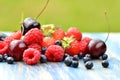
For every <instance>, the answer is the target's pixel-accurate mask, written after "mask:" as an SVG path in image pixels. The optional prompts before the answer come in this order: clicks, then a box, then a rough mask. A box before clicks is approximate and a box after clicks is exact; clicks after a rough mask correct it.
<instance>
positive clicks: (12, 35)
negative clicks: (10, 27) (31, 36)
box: [10, 31, 22, 40]
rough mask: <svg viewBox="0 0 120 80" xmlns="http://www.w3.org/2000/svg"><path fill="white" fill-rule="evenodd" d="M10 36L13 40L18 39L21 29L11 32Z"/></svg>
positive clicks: (20, 35)
mask: <svg viewBox="0 0 120 80" xmlns="http://www.w3.org/2000/svg"><path fill="white" fill-rule="evenodd" d="M10 37H12V38H13V39H15V40H19V39H20V38H21V37H22V33H21V31H17V32H13V33H12V34H11V35H10Z"/></svg>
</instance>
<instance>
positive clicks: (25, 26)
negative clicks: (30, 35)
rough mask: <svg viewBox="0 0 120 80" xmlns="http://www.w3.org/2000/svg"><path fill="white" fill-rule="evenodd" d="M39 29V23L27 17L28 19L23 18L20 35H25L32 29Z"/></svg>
mask: <svg viewBox="0 0 120 80" xmlns="http://www.w3.org/2000/svg"><path fill="white" fill-rule="evenodd" d="M40 27H41V25H40V23H39V22H37V21H36V20H34V19H32V18H30V17H28V18H25V20H24V21H23V23H22V26H21V31H22V34H23V35H25V33H27V32H28V31H29V30H30V29H32V28H38V29H40Z"/></svg>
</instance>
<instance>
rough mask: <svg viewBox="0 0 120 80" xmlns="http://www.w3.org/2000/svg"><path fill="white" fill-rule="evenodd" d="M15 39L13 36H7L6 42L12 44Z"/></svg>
mask: <svg viewBox="0 0 120 80" xmlns="http://www.w3.org/2000/svg"><path fill="white" fill-rule="evenodd" d="M13 40H14V39H13V38H12V37H6V38H5V39H4V42H6V43H7V44H10V42H11V41H13Z"/></svg>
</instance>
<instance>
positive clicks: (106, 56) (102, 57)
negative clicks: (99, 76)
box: [100, 54, 108, 60]
mask: <svg viewBox="0 0 120 80" xmlns="http://www.w3.org/2000/svg"><path fill="white" fill-rule="evenodd" d="M107 58H108V55H107V54H103V55H102V56H100V59H102V60H106V59H107Z"/></svg>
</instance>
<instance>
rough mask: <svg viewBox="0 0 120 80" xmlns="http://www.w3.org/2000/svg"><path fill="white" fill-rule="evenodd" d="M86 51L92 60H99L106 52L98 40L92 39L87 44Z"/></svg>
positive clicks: (102, 43)
mask: <svg viewBox="0 0 120 80" xmlns="http://www.w3.org/2000/svg"><path fill="white" fill-rule="evenodd" d="M87 51H88V53H89V54H91V57H92V58H99V57H100V56H102V55H103V54H104V53H105V51H106V44H105V42H104V41H102V40H100V39H93V40H91V41H90V42H89V44H88V47H87Z"/></svg>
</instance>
